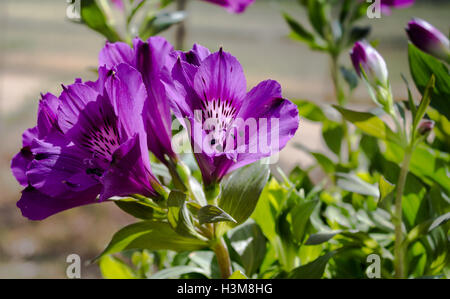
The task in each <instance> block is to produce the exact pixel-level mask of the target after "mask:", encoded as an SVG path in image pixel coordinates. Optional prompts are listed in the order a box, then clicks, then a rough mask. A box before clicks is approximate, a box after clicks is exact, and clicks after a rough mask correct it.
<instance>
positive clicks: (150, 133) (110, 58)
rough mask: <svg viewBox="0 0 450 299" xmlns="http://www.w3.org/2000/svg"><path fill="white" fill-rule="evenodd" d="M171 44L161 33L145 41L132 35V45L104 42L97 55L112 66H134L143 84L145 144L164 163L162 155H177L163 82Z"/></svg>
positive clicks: (168, 78) (167, 73)
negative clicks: (173, 144)
mask: <svg viewBox="0 0 450 299" xmlns="http://www.w3.org/2000/svg"><path fill="white" fill-rule="evenodd" d="M172 51H173V47H172V45H171V44H170V43H169V42H168V41H167V40H165V39H164V38H162V37H150V38H149V39H148V40H147V41H146V42H143V41H142V40H140V39H138V38H136V39H134V41H133V48H131V47H130V46H129V45H127V44H126V43H122V42H117V43H106V45H105V47H104V48H103V49H102V51H101V52H100V55H99V62H100V65H101V66H106V67H107V68H113V67H114V66H116V65H118V64H120V63H126V64H128V65H130V66H132V67H133V68H135V69H137V70H138V71H139V72H140V73H141V75H142V79H143V82H144V85H145V87H146V97H145V103H144V110H143V111H144V112H143V118H144V125H145V129H146V132H147V140H148V142H147V144H148V147H149V149H150V150H151V151H152V152H153V153H154V154H155V156H156V157H157V158H158V159H159V160H161V161H162V162H164V163H166V162H167V161H166V156H167V157H169V158H170V159H172V160H174V161H176V160H177V156H176V154H175V152H174V151H173V149H172V143H171V139H172V127H171V124H172V119H171V114H170V100H169V98H168V96H167V92H166V86H167V85H169V86H170V85H172V84H173V80H172V79H171V75H170V70H169V67H171V65H173V62H172V63H171V62H170V60H169V59H170V56H169V54H170V53H171V52H172Z"/></svg>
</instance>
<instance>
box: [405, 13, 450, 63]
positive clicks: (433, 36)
mask: <svg viewBox="0 0 450 299" xmlns="http://www.w3.org/2000/svg"><path fill="white" fill-rule="evenodd" d="M406 33H407V34H408V37H409V40H410V41H411V42H412V43H413V44H414V45H415V46H416V47H417V48H419V49H421V50H422V51H424V52H425V53H428V54H430V55H432V56H434V57H436V58H438V59H442V60H444V61H447V62H448V63H450V41H449V39H448V38H447V37H446V36H445V35H444V34H443V33H442V32H440V31H439V30H438V29H436V28H435V27H434V26H433V25H431V24H430V23H428V22H426V21H424V20H422V19H412V20H411V21H410V22H409V23H408V26H407V27H406Z"/></svg>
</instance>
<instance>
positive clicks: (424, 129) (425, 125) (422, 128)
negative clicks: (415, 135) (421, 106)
mask: <svg viewBox="0 0 450 299" xmlns="http://www.w3.org/2000/svg"><path fill="white" fill-rule="evenodd" d="M433 128H434V121H432V120H428V119H427V120H423V121H422V122H421V123H420V125H419V128H418V130H417V131H418V132H419V134H420V135H422V136H426V135H428V134H429V133H430V132H431V131H432V130H433Z"/></svg>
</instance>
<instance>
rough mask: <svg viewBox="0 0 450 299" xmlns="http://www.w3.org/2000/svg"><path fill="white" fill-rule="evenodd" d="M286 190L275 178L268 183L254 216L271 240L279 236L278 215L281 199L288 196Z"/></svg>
mask: <svg viewBox="0 0 450 299" xmlns="http://www.w3.org/2000/svg"><path fill="white" fill-rule="evenodd" d="M285 194H286V190H285V189H284V188H283V186H281V185H280V184H279V183H278V182H277V180H276V179H275V178H272V180H271V181H270V182H269V183H268V184H267V185H266V187H265V188H264V190H263V192H262V194H261V198H260V200H259V201H258V205H257V206H256V209H255V211H254V213H253V214H252V218H253V219H254V220H255V221H256V223H258V225H259V227H260V228H261V230H262V232H263V233H264V235H265V236H266V238H267V239H269V240H274V239H275V237H277V232H276V215H277V213H278V211H279V209H280V202H279V200H283V199H285V197H286V195H285Z"/></svg>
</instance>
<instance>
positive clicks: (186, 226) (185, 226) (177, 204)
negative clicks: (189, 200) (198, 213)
mask: <svg viewBox="0 0 450 299" xmlns="http://www.w3.org/2000/svg"><path fill="white" fill-rule="evenodd" d="M167 208H168V213H167V220H168V221H169V224H170V226H171V227H172V228H173V229H174V230H175V231H176V232H177V233H178V234H181V235H185V236H193V237H197V236H198V233H197V232H196V231H195V228H194V225H193V224H192V220H191V215H190V214H189V210H188V209H187V207H186V194H185V193H183V192H181V191H178V190H172V191H171V192H170V194H169V198H168V199H167Z"/></svg>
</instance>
